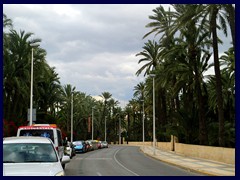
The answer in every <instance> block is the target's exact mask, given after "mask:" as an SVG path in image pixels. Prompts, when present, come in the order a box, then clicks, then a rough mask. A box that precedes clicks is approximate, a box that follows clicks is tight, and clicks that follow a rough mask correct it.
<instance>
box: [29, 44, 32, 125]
mask: <svg viewBox="0 0 240 180" xmlns="http://www.w3.org/2000/svg"><path fill="white" fill-rule="evenodd" d="M32 111H33V47H32V60H31V88H30V120H29V125H30V126H31V125H32V122H33V120H32V119H33V118H32V117H33V112H32Z"/></svg>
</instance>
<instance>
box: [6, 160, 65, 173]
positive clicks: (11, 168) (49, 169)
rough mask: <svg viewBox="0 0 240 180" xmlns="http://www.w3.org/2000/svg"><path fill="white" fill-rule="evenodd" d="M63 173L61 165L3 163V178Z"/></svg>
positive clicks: (57, 163)
mask: <svg viewBox="0 0 240 180" xmlns="http://www.w3.org/2000/svg"><path fill="white" fill-rule="evenodd" d="M61 171H63V169H62V166H61V163H59V162H56V163H4V165H3V176H54V175H56V174H57V173H59V172H61Z"/></svg>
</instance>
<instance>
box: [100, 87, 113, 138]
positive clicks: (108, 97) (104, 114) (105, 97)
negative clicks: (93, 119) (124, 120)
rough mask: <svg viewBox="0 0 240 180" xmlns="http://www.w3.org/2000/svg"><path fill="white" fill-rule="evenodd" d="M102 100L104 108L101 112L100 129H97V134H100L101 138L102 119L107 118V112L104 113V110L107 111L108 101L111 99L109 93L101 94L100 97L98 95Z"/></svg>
mask: <svg viewBox="0 0 240 180" xmlns="http://www.w3.org/2000/svg"><path fill="white" fill-rule="evenodd" d="M100 96H101V97H102V98H103V99H104V106H103V112H102V118H101V120H100V127H101V128H100V129H99V132H100V134H101V135H102V137H104V136H103V132H104V131H103V129H104V128H103V125H104V119H105V116H107V112H106V109H107V105H108V100H109V99H110V98H111V97H112V94H111V93H109V92H103V93H102V95H100Z"/></svg>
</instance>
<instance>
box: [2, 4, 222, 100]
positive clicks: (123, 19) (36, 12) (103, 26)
mask: <svg viewBox="0 0 240 180" xmlns="http://www.w3.org/2000/svg"><path fill="white" fill-rule="evenodd" d="M157 6H159V5H156V4H127V5H125V4H105V5H104V4H95V5H92V4H91V5H90V4H74V5H70V4H61V5H57V4H45V5H44V4H41V5H36V4H34V5H29V4H28V5H23V4H17V5H13V4H4V5H3V12H4V13H5V14H6V15H7V16H8V17H9V18H11V19H12V20H13V22H14V28H15V29H16V30H20V29H21V30H25V31H26V32H33V33H34V34H35V36H34V38H41V39H42V43H41V46H42V47H43V48H44V49H46V51H47V53H48V54H47V61H48V63H49V64H50V65H51V66H54V67H56V71H57V73H58V74H59V77H60V81H61V84H62V85H64V84H72V85H73V86H75V87H76V88H77V90H79V91H82V92H85V93H87V94H90V95H100V94H101V93H102V92H104V91H108V92H110V93H112V95H113V97H114V98H116V99H117V100H119V101H127V100H129V99H130V98H131V97H132V94H133V91H132V90H133V88H134V86H135V85H137V83H138V82H140V81H141V80H143V78H142V77H136V76H135V72H136V71H137V70H138V69H139V68H140V65H138V64H137V62H138V59H137V57H135V55H136V54H137V53H138V52H140V51H141V50H142V46H143V45H144V42H145V41H146V40H142V37H143V35H144V34H146V33H147V32H149V29H147V28H145V25H146V24H147V23H149V22H150V21H149V19H148V16H149V15H152V14H153V13H152V10H153V9H155V8H156V7H157ZM164 6H166V7H169V5H164ZM225 50H226V49H225Z"/></svg>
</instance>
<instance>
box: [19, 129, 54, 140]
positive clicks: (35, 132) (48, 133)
mask: <svg viewBox="0 0 240 180" xmlns="http://www.w3.org/2000/svg"><path fill="white" fill-rule="evenodd" d="M20 136H41V137H48V138H50V139H51V140H52V142H54V137H53V130H48V129H22V130H21V131H20Z"/></svg>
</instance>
